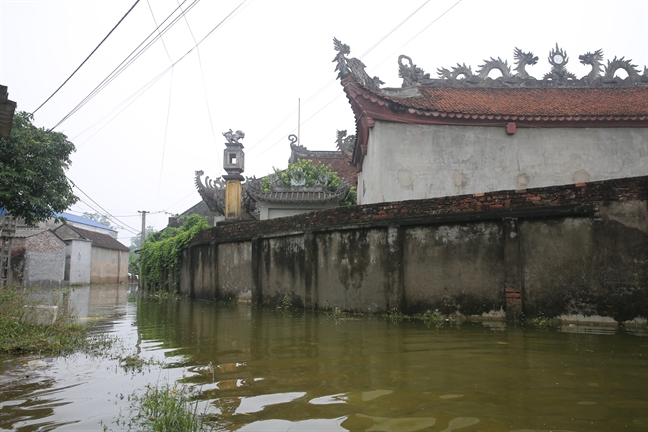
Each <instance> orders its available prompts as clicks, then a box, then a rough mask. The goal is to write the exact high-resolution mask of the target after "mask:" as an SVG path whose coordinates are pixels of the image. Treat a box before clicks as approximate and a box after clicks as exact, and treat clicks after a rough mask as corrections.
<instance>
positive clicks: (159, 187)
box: [155, 66, 173, 207]
mask: <svg viewBox="0 0 648 432" xmlns="http://www.w3.org/2000/svg"><path fill="white" fill-rule="evenodd" d="M171 67H172V69H171V80H170V83H169V103H168V104H167V116H166V124H165V126H164V141H163V142H162V160H161V161H160V178H159V179H158V191H157V198H156V201H155V207H157V206H158V205H159V203H160V189H161V185H162V173H163V172H164V156H165V154H166V143H167V136H168V134H169V118H170V117H171V96H172V95H173V66H171Z"/></svg>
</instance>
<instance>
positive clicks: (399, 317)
mask: <svg viewBox="0 0 648 432" xmlns="http://www.w3.org/2000/svg"><path fill="white" fill-rule="evenodd" d="M382 317H383V318H388V319H389V320H391V321H392V322H398V321H403V320H410V319H412V317H411V316H409V315H405V314H404V313H402V312H401V311H399V310H398V309H397V308H392V309H391V310H389V311H387V312H385V313H384V314H383V315H382Z"/></svg>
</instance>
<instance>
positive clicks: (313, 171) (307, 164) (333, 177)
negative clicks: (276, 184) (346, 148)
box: [261, 159, 340, 192]
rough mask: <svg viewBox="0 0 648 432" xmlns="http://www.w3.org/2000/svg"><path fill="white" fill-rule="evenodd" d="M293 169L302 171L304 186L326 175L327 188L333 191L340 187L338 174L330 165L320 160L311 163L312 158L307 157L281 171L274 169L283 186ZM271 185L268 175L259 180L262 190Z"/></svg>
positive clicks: (291, 175)
mask: <svg viewBox="0 0 648 432" xmlns="http://www.w3.org/2000/svg"><path fill="white" fill-rule="evenodd" d="M295 171H301V172H303V173H304V179H305V180H306V184H305V185H304V186H315V182H316V181H318V180H319V179H320V178H322V177H324V176H326V177H328V182H327V183H326V187H327V189H328V190H330V191H335V190H336V189H337V188H338V187H340V176H338V174H337V173H336V172H335V171H333V170H332V169H331V165H326V164H323V163H322V162H317V163H313V161H312V160H308V159H300V160H298V161H297V162H295V163H294V164H292V165H289V166H288V168H286V169H285V170H283V171H280V170H277V169H275V175H277V176H279V178H280V179H281V182H282V183H283V185H284V186H286V187H288V186H290V180H291V179H292V177H293V174H294V173H295ZM271 186H272V185H271V184H270V177H269V176H268V177H265V178H264V179H263V180H261V190H262V191H263V192H268V191H269V190H270V187H271Z"/></svg>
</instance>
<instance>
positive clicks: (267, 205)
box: [194, 131, 357, 221]
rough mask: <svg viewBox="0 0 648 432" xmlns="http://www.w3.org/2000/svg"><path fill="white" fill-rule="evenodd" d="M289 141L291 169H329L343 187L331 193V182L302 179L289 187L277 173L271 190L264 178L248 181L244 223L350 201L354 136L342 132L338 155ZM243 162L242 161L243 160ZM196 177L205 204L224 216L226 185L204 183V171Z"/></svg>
mask: <svg viewBox="0 0 648 432" xmlns="http://www.w3.org/2000/svg"><path fill="white" fill-rule="evenodd" d="M288 139H289V141H290V148H291V155H290V159H289V160H288V163H289V165H290V164H294V163H296V162H297V161H300V160H311V161H313V162H314V163H316V164H317V163H322V164H325V165H329V166H330V167H331V170H332V171H334V172H336V173H337V174H338V176H339V177H340V179H341V185H340V186H339V187H338V188H336V189H335V190H330V189H329V188H328V187H327V185H328V178H321V179H318V180H317V181H315V184H314V185H310V186H307V185H306V184H305V182H303V181H302V179H300V178H296V177H295V176H293V178H292V179H291V184H290V186H286V185H284V184H282V183H281V181H280V180H279V177H278V176H277V174H276V173H275V174H270V175H269V176H268V178H269V180H270V181H269V184H270V187H269V189H267V190H266V189H264V188H263V186H262V180H263V178H259V179H257V178H256V177H252V178H247V179H246V181H245V183H242V185H241V192H242V193H241V197H240V200H241V209H242V212H241V213H242V214H241V219H242V220H254V219H257V220H265V219H274V218H277V217H284V216H292V215H296V214H301V213H307V212H311V211H316V210H323V209H327V208H331V207H336V206H338V205H339V203H340V201H344V199H345V198H346V197H347V195H348V193H349V190H350V187H351V186H352V185H353V186H355V185H356V184H357V174H356V169H355V168H353V167H352V166H351V164H350V161H351V154H352V153H351V144H352V143H353V142H355V137H354V136H351V137H347V136H346V131H338V139H337V144H338V147H339V148H340V150H338V151H311V150H308V149H307V148H306V147H304V146H301V145H298V144H297V137H296V136H295V135H290V136H289V137H288ZM239 159H242V158H241V157H240V156H239ZM195 174H196V177H195V185H196V189H197V190H198V193H199V194H200V196H201V197H202V199H203V201H202V202H203V203H204V204H205V205H206V206H207V207H208V209H209V210H210V211H211V212H213V214H217V215H224V214H225V206H226V205H225V203H226V185H225V183H226V181H225V180H224V179H210V178H209V177H206V178H205V181H204V182H203V180H202V176H203V174H204V171H196V173H195ZM302 175H303V173H302ZM297 177H299V176H297ZM194 207H195V206H194ZM222 219H224V218H222V217H219V218H216V219H215V220H216V221H219V220H222Z"/></svg>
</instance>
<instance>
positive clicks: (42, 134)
mask: <svg viewBox="0 0 648 432" xmlns="http://www.w3.org/2000/svg"><path fill="white" fill-rule="evenodd" d="M33 119H34V118H33V116H32V115H31V114H29V113H26V112H22V111H21V112H18V113H16V114H15V115H14V119H13V124H12V128H11V135H10V137H9V139H3V140H0V208H5V209H6V210H7V212H8V213H9V214H11V215H12V216H14V217H16V218H22V219H25V222H26V223H27V224H34V223H36V222H39V221H43V220H45V219H48V218H51V217H55V214H56V213H59V212H62V211H65V210H66V209H67V208H68V207H70V206H71V205H72V204H74V203H76V202H77V200H78V198H77V197H76V196H75V195H74V193H73V192H72V186H71V184H70V182H69V181H68V179H67V177H66V176H65V171H66V170H67V169H68V168H69V167H70V164H71V163H72V162H71V160H70V154H71V153H72V152H73V151H74V150H75V148H74V144H72V143H71V142H70V141H68V140H67V137H66V136H65V135H63V134H62V133H59V132H51V131H47V130H45V129H44V128H37V127H36V126H34V125H33V123H32V122H33Z"/></svg>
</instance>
